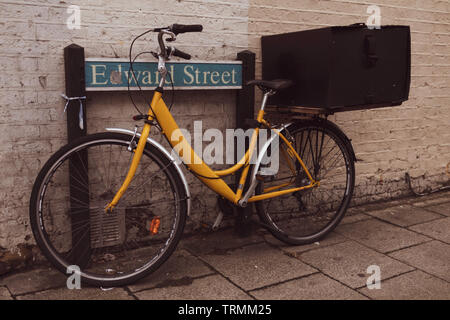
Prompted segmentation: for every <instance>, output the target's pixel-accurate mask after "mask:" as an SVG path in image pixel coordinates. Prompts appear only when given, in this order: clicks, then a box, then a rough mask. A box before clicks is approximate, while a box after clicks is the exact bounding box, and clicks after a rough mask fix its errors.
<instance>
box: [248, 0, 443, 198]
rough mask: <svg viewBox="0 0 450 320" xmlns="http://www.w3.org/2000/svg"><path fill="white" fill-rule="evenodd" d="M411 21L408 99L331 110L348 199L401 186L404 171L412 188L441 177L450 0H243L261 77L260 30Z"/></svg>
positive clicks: (392, 192)
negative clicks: (346, 147)
mask: <svg viewBox="0 0 450 320" xmlns="http://www.w3.org/2000/svg"><path fill="white" fill-rule="evenodd" d="M372 4H375V5H378V6H379V7H380V8H381V24H383V25H390V24H397V25H409V26H410V27H411V42H412V44H411V46H412V48H411V50H412V54H411V60H412V62H411V64H412V71H411V73H412V77H411V91H410V100H409V101H407V102H406V103H404V104H403V105H402V106H400V107H394V108H383V109H373V110H366V111H352V112H344V113H337V114H335V115H334V116H331V117H330V120H332V121H334V122H335V123H337V124H338V125H339V126H340V127H341V128H342V129H343V131H344V132H345V133H346V134H347V135H348V136H349V138H350V139H352V142H353V147H354V149H355V152H356V156H357V158H358V159H361V160H362V161H360V162H358V163H357V165H356V173H357V176H356V193H355V196H354V200H353V203H363V202H367V201H373V200H380V199H386V198H389V197H398V196H401V195H405V194H407V193H408V190H407V187H406V183H405V173H406V172H409V173H410V175H411V177H412V178H413V186H414V187H415V188H416V189H417V190H420V191H423V190H425V189H426V188H436V187H438V186H441V185H442V184H443V183H448V181H449V178H450V176H449V175H448V174H446V170H447V169H446V167H447V165H448V166H450V164H449V163H450V46H449V43H450V2H449V1H440V0H417V1H411V0H376V1H360V0H279V1H276V2H275V1H271V0H250V8H249V27H248V30H249V49H250V50H253V51H255V52H256V53H257V64H256V69H257V76H261V46H260V37H261V36H263V35H269V34H276V33H284V32H292V31H301V30H307V29H315V28H322V27H327V26H332V25H349V24H353V23H357V22H366V21H367V18H368V14H367V13H366V12H367V7H368V6H369V5H372Z"/></svg>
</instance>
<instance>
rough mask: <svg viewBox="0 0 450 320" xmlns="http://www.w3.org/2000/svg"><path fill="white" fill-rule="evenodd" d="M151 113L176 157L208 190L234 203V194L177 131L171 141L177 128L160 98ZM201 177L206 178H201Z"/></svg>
mask: <svg viewBox="0 0 450 320" xmlns="http://www.w3.org/2000/svg"><path fill="white" fill-rule="evenodd" d="M153 112H154V113H155V116H156V119H158V123H159V125H160V126H161V128H162V130H163V133H164V135H165V136H166V138H167V140H168V141H169V143H170V145H171V146H172V148H173V149H174V150H175V151H176V152H178V155H179V156H180V158H181V159H182V160H183V162H184V163H185V164H186V165H187V166H188V167H189V169H190V170H192V171H193V172H194V173H197V174H198V176H197V177H198V178H199V179H200V180H201V181H202V182H203V183H204V184H205V185H207V186H208V187H209V188H210V189H212V190H213V191H215V192H216V193H218V194H220V195H222V196H223V197H224V198H226V199H228V200H230V201H231V202H233V203H236V199H235V196H236V195H235V193H234V192H233V191H232V190H231V189H230V187H229V186H228V185H227V184H226V183H225V181H223V180H222V179H221V178H220V177H219V176H218V175H216V174H215V173H214V171H213V170H211V168H210V167H209V166H207V165H206V164H205V163H204V162H203V160H202V159H201V158H200V157H199V156H198V155H197V154H196V153H195V152H194V150H193V149H192V147H191V145H190V144H189V142H188V141H187V140H186V138H185V137H184V136H183V134H182V133H181V132H179V131H178V132H177V134H176V137H177V139H174V140H172V135H173V133H174V131H175V130H179V127H178V125H177V123H176V122H175V119H174V118H173V117H172V114H171V113H170V111H169V109H168V108H167V106H166V104H165V103H164V101H163V99H162V98H160V99H159V101H158V102H157V103H156V106H155V107H154V108H153ZM183 151H185V152H183ZM186 151H188V152H186ZM202 176H204V177H208V178H203V177H202Z"/></svg>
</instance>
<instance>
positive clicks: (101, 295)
mask: <svg viewBox="0 0 450 320" xmlns="http://www.w3.org/2000/svg"><path fill="white" fill-rule="evenodd" d="M17 299H18V300H134V298H133V297H132V296H130V295H129V294H128V292H127V291H125V290H124V289H122V288H112V289H106V290H102V289H100V288H92V287H87V288H83V287H82V288H81V289H73V290H70V289H67V288H59V289H53V290H45V291H40V292H36V293H32V294H27V295H23V296H18V297H17Z"/></svg>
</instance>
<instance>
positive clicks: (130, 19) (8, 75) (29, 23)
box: [0, 0, 248, 251]
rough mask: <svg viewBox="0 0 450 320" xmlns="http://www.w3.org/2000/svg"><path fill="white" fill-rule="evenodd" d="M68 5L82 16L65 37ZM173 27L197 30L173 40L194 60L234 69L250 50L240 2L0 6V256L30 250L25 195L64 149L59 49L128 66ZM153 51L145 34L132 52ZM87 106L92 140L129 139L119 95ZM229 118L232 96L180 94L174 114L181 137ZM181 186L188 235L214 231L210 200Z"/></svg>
mask: <svg viewBox="0 0 450 320" xmlns="http://www.w3.org/2000/svg"><path fill="white" fill-rule="evenodd" d="M69 5H79V6H80V8H81V29H79V30H69V29H68V28H67V27H66V20H67V18H68V17H69V14H68V13H67V11H66V10H67V8H68V6H69ZM172 23H186V24H189V23H200V24H203V25H204V32H202V33H200V34H198V33H197V34H184V35H180V36H179V37H178V40H177V47H178V48H180V49H181V50H183V51H186V52H189V53H191V54H192V55H193V59H197V60H235V59H236V54H237V52H239V51H242V50H245V49H247V44H248V35H247V26H248V2H247V1H238V0H234V1H226V2H225V1H201V0H178V1H177V0H168V1H141V0H128V1H119V0H97V1H87V0H85V1H76V0H73V1H67V0H66V1H57V0H47V1H37V0H32V1H22V0H17V1H5V0H1V1H0V90H1V94H0V167H1V168H2V169H1V170H2V179H0V249H1V247H3V248H7V249H14V248H15V247H17V245H19V244H32V243H33V242H34V240H33V239H32V236H31V230H30V226H29V222H28V200H29V197H30V193H31V187H32V184H33V182H34V179H35V177H36V175H37V173H38V171H39V169H40V168H41V167H42V165H43V164H44V162H45V161H46V160H47V159H48V158H49V157H50V155H51V153H53V152H55V151H56V150H58V149H59V148H60V147H61V146H62V145H63V144H65V143H66V142H67V131H66V115H65V114H63V107H64V102H63V100H62V99H61V97H60V93H62V92H64V88H65V87H64V65H63V63H64V60H63V48H64V47H65V46H67V45H69V44H70V43H77V44H78V45H81V46H83V47H84V48H85V55H86V57H93V56H94V57H128V49H129V45H130V43H131V40H132V39H133V38H134V36H136V35H138V34H140V33H142V32H143V31H145V30H147V29H149V28H152V27H159V26H166V25H169V24H172ZM156 46H157V44H156V41H155V37H154V34H151V35H149V36H147V37H146V38H145V41H140V42H137V43H136V45H135V52H140V51H144V50H146V51H148V50H154V49H156ZM87 103H88V110H87V117H88V124H87V126H88V131H89V132H99V131H104V128H106V127H123V128H129V129H133V127H134V123H133V121H132V120H131V117H132V116H133V115H134V114H136V111H134V109H133V107H132V105H131V103H130V102H129V99H128V96H127V94H126V93H124V92H117V93H112V94H111V93H90V94H89V95H88V101H87ZM234 108H235V92H234V91H202V92H199V91H196V92H195V91H190V92H186V91H177V93H176V103H175V105H174V107H173V110H174V114H175V115H176V119H177V121H178V122H179V125H180V127H184V128H188V129H189V128H190V127H191V126H192V122H193V121H194V120H195V119H199V118H201V119H203V120H204V124H203V128H204V129H207V128H208V127H216V126H217V125H218V124H219V129H225V128H232V127H233V126H234V117H235V115H234V112H235V111H234V110H235V109H234ZM217 119H220V121H217ZM157 139H158V138H157ZM187 177H188V180H189V181H190V182H191V188H192V193H193V197H194V201H193V212H194V213H193V216H192V217H193V220H194V221H195V223H191V224H190V226H191V227H195V226H197V224H198V223H197V222H196V221H204V222H206V223H212V222H213V221H214V215H215V213H216V212H217V210H216V198H215V197H214V196H213V193H212V192H211V191H209V190H208V189H207V188H206V187H204V186H203V185H202V184H200V183H198V181H197V180H195V181H194V179H193V177H192V175H189V174H187ZM200 195H202V196H200ZM204 195H205V196H204ZM209 195H211V196H209ZM0 251H1V250H0Z"/></svg>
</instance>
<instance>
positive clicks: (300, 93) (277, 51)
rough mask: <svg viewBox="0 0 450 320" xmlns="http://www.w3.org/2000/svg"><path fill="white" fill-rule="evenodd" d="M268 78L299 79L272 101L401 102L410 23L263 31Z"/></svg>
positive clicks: (339, 105)
mask: <svg viewBox="0 0 450 320" xmlns="http://www.w3.org/2000/svg"><path fill="white" fill-rule="evenodd" d="M261 47H262V73H263V79H264V80H273V79H290V80H292V81H293V82H294V83H295V84H294V86H293V87H291V88H289V89H286V90H283V91H281V92H280V93H278V94H276V95H274V96H272V97H271V98H270V100H269V104H272V105H279V106H306V107H320V108H327V109H331V110H333V111H345V110H354V109H365V108H373V107H380V106H392V105H400V104H401V103H402V102H403V101H405V100H408V95H409V86H410V77H411V76H410V70H411V40H410V29H409V26H382V27H381V28H380V29H369V28H367V27H366V26H365V25H364V24H356V25H351V26H343V27H328V28H322V29H315V30H307V31H300V32H292V33H285V34H277V35H270V36H263V37H262V39H261Z"/></svg>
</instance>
